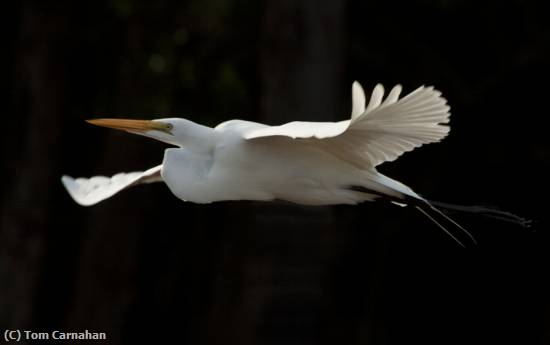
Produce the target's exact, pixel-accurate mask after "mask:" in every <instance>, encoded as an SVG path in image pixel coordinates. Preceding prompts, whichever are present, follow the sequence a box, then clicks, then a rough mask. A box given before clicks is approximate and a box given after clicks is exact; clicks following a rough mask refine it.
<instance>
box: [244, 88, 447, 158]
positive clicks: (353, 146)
mask: <svg viewBox="0 0 550 345" xmlns="http://www.w3.org/2000/svg"><path fill="white" fill-rule="evenodd" d="M400 93H401V86H400V85H397V86H395V87H394V88H393V89H392V90H391V91H390V93H389V94H388V96H387V97H386V99H383V96H384V88H383V86H382V85H380V84H378V85H377V86H376V87H375V88H374V90H373V92H372V95H371V98H370V101H369V104H368V105H367V106H366V107H365V95H364V92H363V89H362V87H361V85H360V84H359V83H358V82H354V83H353V87H352V101H353V104H352V118H351V119H350V120H347V121H340V122H290V123H287V124H284V125H282V126H275V127H264V128H257V129H253V130H250V131H248V132H246V133H244V135H243V136H244V138H245V139H248V140H262V138H268V137H288V138H292V139H308V140H318V139H323V140H320V141H319V143H318V144H319V145H322V146H323V148H325V149H327V150H329V151H331V152H333V153H334V154H336V155H338V156H339V157H341V158H342V159H345V160H347V161H349V162H350V163H353V164H355V165H358V166H361V167H376V166H377V165H379V164H381V163H383V162H389V161H393V160H395V159H396V158H397V157H399V156H400V155H401V154H403V153H404V152H407V151H411V150H412V149H414V148H416V147H418V146H421V145H423V144H428V143H432V142H437V141H440V140H441V139H443V138H444V137H445V136H446V135H447V134H448V133H449V130H450V128H449V127H448V126H446V125H445V124H446V123H448V122H449V116H450V113H449V110H450V107H449V106H448V105H447V104H446V100H445V99H444V98H443V97H441V93H440V92H439V91H437V90H435V89H434V88H433V87H424V86H422V87H419V88H418V89H416V90H415V91H413V92H411V93H410V94H408V95H407V96H405V97H403V98H401V99H399V94H400Z"/></svg>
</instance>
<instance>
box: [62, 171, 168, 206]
mask: <svg viewBox="0 0 550 345" xmlns="http://www.w3.org/2000/svg"><path fill="white" fill-rule="evenodd" d="M161 168H162V165H159V166H156V167H154V168H151V169H149V170H147V171H135V172H129V173H119V174H116V175H114V176H111V177H106V176H94V177H90V178H77V179H74V178H72V177H70V176H67V175H63V177H61V182H62V183H63V185H64V186H65V188H66V189H67V192H69V194H70V195H71V197H72V198H73V199H74V201H76V202H77V203H79V204H80V205H82V206H91V205H94V204H97V203H98V202H100V201H103V200H105V199H107V198H110V197H111V196H113V195H115V194H116V193H118V192H120V191H121V190H123V189H126V188H128V187H131V186H135V185H137V184H142V183H151V182H159V181H162V177H161V176H160V169H161Z"/></svg>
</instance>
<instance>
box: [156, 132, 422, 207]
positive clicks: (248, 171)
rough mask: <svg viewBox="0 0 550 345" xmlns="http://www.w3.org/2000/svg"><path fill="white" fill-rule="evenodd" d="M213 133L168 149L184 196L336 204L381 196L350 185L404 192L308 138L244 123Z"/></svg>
mask: <svg viewBox="0 0 550 345" xmlns="http://www.w3.org/2000/svg"><path fill="white" fill-rule="evenodd" d="M258 125H260V124H258ZM211 137H212V138H215V140H213V141H212V143H210V144H209V145H207V146H204V147H197V148H185V147H183V148H172V149H167V150H166V153H165V155H164V160H163V162H162V169H161V175H162V178H163V180H164V182H166V184H167V185H168V187H169V188H170V190H171V191H172V193H174V194H175V195H176V196H177V197H179V198H180V199H182V200H185V201H192V202H195V203H209V202H215V201H223V200H258V201H269V200H274V199H280V200H286V201H290V202H294V203H298V204H304V205H330V204H357V203H359V202H362V201H366V200H372V199H373V198H374V197H375V196H374V195H370V194H366V193H361V192H357V191H354V190H352V189H350V188H349V187H350V186H368V188H369V189H373V190H375V191H378V192H379V193H381V194H393V195H395V196H397V194H398V193H396V191H394V190H393V189H391V188H388V187H387V186H385V185H384V184H383V183H381V182H378V180H380V179H384V177H381V176H382V175H381V174H379V173H378V172H376V171H374V170H362V169H360V168H358V167H356V166H354V165H353V164H350V163H348V162H346V161H343V160H342V159H340V158H339V157H337V156H334V155H332V154H331V153H330V152H327V151H325V150H323V148H322V147H319V146H318V145H313V144H311V143H310V142H307V141H302V142H300V141H298V142H294V143H291V142H288V140H287V139H286V138H272V139H270V140H264V141H258V142H249V141H247V140H245V139H243V133H242V131H241V130H240V128H238V127H237V128H235V127H232V128H224V129H218V130H216V129H212V134H211ZM411 192H412V191H411Z"/></svg>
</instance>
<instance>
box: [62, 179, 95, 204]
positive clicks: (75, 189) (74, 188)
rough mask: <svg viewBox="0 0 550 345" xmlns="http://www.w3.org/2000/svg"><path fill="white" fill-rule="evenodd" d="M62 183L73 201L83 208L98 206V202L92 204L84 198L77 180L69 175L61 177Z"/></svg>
mask: <svg viewBox="0 0 550 345" xmlns="http://www.w3.org/2000/svg"><path fill="white" fill-rule="evenodd" d="M61 183H62V184H63V186H64V187H65V189H66V190H67V192H68V193H69V195H70V196H71V198H73V200H74V201H75V202H76V203H77V204H79V205H81V206H91V205H93V204H96V203H97V202H90V200H86V198H84V197H83V195H82V193H80V188H79V186H78V183H77V182H76V180H75V179H74V178H73V177H71V176H69V175H63V176H61Z"/></svg>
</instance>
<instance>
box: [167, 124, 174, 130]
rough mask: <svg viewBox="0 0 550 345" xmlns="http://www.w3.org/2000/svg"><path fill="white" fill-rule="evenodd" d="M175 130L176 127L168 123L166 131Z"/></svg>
mask: <svg viewBox="0 0 550 345" xmlns="http://www.w3.org/2000/svg"><path fill="white" fill-rule="evenodd" d="M173 128H174V125H173V124H171V123H167V124H166V129H167V130H169V131H170V130H172V129H173Z"/></svg>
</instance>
